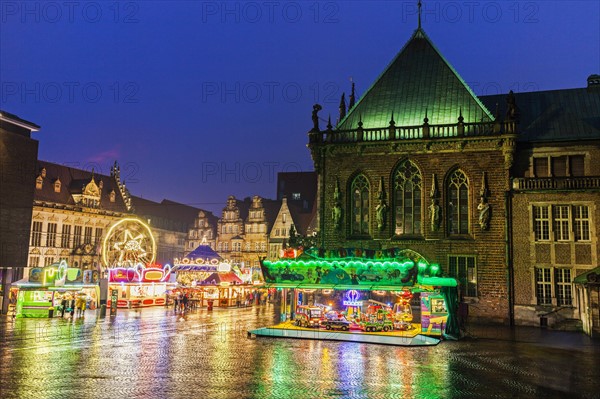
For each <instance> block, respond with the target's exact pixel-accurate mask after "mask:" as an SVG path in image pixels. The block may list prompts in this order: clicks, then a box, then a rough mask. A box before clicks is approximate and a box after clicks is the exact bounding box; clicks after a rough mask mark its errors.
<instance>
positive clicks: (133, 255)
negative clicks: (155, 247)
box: [113, 230, 147, 266]
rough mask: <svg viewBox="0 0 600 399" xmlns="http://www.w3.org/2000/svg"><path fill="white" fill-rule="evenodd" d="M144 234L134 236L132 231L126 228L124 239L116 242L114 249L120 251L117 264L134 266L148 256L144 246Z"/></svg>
mask: <svg viewBox="0 0 600 399" xmlns="http://www.w3.org/2000/svg"><path fill="white" fill-rule="evenodd" d="M144 238H145V237H144V235H143V234H138V235H137V236H135V237H134V236H133V234H132V233H131V231H129V230H125V232H124V233H123V240H122V241H118V242H115V244H114V245H113V249H115V250H116V251H118V259H117V264H118V265H119V266H134V265H136V264H137V263H139V262H141V261H142V260H143V258H145V257H146V255H147V252H146V250H145V249H144V247H143V246H142V241H143V240H144Z"/></svg>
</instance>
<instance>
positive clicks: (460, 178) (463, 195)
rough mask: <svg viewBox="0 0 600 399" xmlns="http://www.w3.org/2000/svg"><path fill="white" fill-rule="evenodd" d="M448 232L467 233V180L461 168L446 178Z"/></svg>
mask: <svg viewBox="0 0 600 399" xmlns="http://www.w3.org/2000/svg"><path fill="white" fill-rule="evenodd" d="M447 190H448V208H447V209H448V233H449V234H468V233H469V180H468V179H467V176H466V175H465V174H464V172H463V171H461V170H455V171H454V172H453V173H452V174H451V175H450V177H449V178H448V183H447Z"/></svg>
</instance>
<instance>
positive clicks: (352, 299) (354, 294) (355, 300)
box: [342, 290, 363, 306]
mask: <svg viewBox="0 0 600 399" xmlns="http://www.w3.org/2000/svg"><path fill="white" fill-rule="evenodd" d="M359 298H360V294H359V293H358V291H357V290H349V291H348V292H347V293H346V299H347V300H345V301H343V302H342V303H343V304H344V306H362V304H363V301H359Z"/></svg>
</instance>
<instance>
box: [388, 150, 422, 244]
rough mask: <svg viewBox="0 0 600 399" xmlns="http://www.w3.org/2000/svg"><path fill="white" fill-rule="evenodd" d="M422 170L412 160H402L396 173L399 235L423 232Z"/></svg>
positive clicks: (396, 206) (395, 203)
mask: <svg viewBox="0 0 600 399" xmlns="http://www.w3.org/2000/svg"><path fill="white" fill-rule="evenodd" d="M421 193H422V178H421V172H420V171H419V169H418V168H417V166H416V165H415V164H414V163H413V162H411V161H408V160H407V161H404V162H402V163H401V164H400V165H399V166H398V168H397V169H396V172H395V174H394V214H395V218H396V230H395V233H396V234H397V235H400V234H421V203H422V201H421V197H422V194H421Z"/></svg>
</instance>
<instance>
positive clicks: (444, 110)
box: [336, 28, 494, 130]
mask: <svg viewBox="0 0 600 399" xmlns="http://www.w3.org/2000/svg"><path fill="white" fill-rule="evenodd" d="M426 109H427V116H428V118H429V123H430V124H446V123H456V122H457V120H458V117H459V114H460V111H461V109H462V115H463V117H464V122H465V123H469V122H481V121H482V120H483V121H484V122H489V121H492V120H494V118H493V116H492V114H491V113H490V112H489V111H488V110H487V108H486V107H485V106H484V105H483V104H482V103H481V101H479V99H478V98H477V96H476V95H475V94H474V93H473V91H472V90H471V89H470V88H469V86H467V84H466V83H465V81H464V80H463V79H462V78H461V77H460V76H459V75H458V73H457V72H456V71H455V70H454V68H452V66H451V65H450V64H449V63H448V61H446V59H445V58H444V57H443V56H442V55H441V54H440V52H439V51H438V50H437V48H436V47H435V46H434V45H433V43H432V42H431V40H430V39H429V38H428V37H427V35H426V34H425V32H424V31H423V30H422V29H420V28H419V29H417V30H416V31H415V33H414V34H413V35H412V37H411V38H410V39H409V41H408V42H407V43H406V44H405V45H404V47H403V48H402V50H400V52H399V53H398V55H397V56H396V57H395V58H394V59H393V60H392V62H391V63H390V64H389V65H388V67H387V68H386V69H385V70H384V71H383V73H382V74H381V75H380V76H379V77H378V78H377V80H376V81H375V83H374V84H373V85H372V86H371V87H370V88H369V89H368V90H367V92H366V93H365V94H364V95H363V96H362V97H361V99H360V100H359V101H358V103H356V105H355V106H354V107H353V108H352V109H351V110H350V112H349V113H348V114H347V115H346V117H345V118H344V119H343V120H342V121H340V123H339V124H338V126H337V128H336V129H337V130H346V129H356V128H357V126H358V122H359V120H360V119H362V122H363V127H364V128H382V127H386V126H389V122H390V119H391V117H392V112H393V115H394V120H395V122H396V126H416V125H422V124H423V118H424V117H425V110H426Z"/></svg>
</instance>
